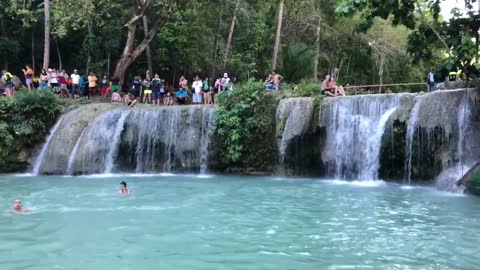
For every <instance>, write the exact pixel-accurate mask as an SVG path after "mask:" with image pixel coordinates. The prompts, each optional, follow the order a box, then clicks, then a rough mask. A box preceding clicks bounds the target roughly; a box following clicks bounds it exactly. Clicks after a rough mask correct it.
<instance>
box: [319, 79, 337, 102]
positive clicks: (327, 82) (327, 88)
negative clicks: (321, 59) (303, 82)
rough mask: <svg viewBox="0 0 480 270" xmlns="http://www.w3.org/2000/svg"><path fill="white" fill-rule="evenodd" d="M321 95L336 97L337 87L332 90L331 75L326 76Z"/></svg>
mask: <svg viewBox="0 0 480 270" xmlns="http://www.w3.org/2000/svg"><path fill="white" fill-rule="evenodd" d="M321 93H322V94H323V95H327V96H331V97H334V96H336V93H335V87H333V88H332V87H331V86H330V75H329V74H327V75H325V80H323V82H322V88H321Z"/></svg>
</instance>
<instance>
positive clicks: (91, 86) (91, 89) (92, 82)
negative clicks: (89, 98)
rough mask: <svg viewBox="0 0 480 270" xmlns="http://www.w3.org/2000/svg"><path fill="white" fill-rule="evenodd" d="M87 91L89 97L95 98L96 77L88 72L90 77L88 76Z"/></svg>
mask: <svg viewBox="0 0 480 270" xmlns="http://www.w3.org/2000/svg"><path fill="white" fill-rule="evenodd" d="M88 89H89V92H90V95H93V96H95V95H96V94H97V76H95V73H93V72H90V75H88Z"/></svg>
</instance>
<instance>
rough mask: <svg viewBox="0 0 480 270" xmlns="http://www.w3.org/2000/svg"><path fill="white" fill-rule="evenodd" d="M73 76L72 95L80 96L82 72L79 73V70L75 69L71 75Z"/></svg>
mask: <svg viewBox="0 0 480 270" xmlns="http://www.w3.org/2000/svg"><path fill="white" fill-rule="evenodd" d="M70 78H72V95H74V96H79V95H80V74H78V70H77V69H75V70H74V71H73V73H72V75H70Z"/></svg>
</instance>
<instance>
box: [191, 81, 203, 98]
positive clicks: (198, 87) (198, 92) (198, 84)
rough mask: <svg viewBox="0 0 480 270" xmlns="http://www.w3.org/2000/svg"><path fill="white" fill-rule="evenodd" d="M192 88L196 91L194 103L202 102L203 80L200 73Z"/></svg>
mask: <svg viewBox="0 0 480 270" xmlns="http://www.w3.org/2000/svg"><path fill="white" fill-rule="evenodd" d="M192 88H193V90H194V91H195V92H194V94H193V104H201V103H202V88H203V82H202V80H201V79H200V77H199V76H198V75H197V76H195V81H194V82H193V84H192Z"/></svg>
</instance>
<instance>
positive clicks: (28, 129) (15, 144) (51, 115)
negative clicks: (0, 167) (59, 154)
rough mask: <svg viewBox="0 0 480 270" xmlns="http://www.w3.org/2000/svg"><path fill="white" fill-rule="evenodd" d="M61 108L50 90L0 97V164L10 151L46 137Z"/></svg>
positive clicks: (4, 160)
mask: <svg viewBox="0 0 480 270" xmlns="http://www.w3.org/2000/svg"><path fill="white" fill-rule="evenodd" d="M60 111H61V106H60V103H59V101H58V99H57V97H56V96H55V95H54V94H53V93H52V92H50V91H42V92H38V91H34V92H27V91H25V90H24V89H22V90H21V91H19V92H18V93H17V95H16V96H15V97H14V98H12V99H6V98H2V99H0V141H1V143H0V157H1V160H0V164H4V163H5V162H6V157H7V156H8V155H9V154H12V153H14V152H15V151H18V150H19V149H22V148H25V147H30V146H32V145H34V144H36V143H38V142H40V141H41V140H43V139H44V138H45V135H46V134H47V132H48V129H49V128H50V127H51V125H53V123H54V122H55V120H56V119H57V116H58V115H59V113H60Z"/></svg>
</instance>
